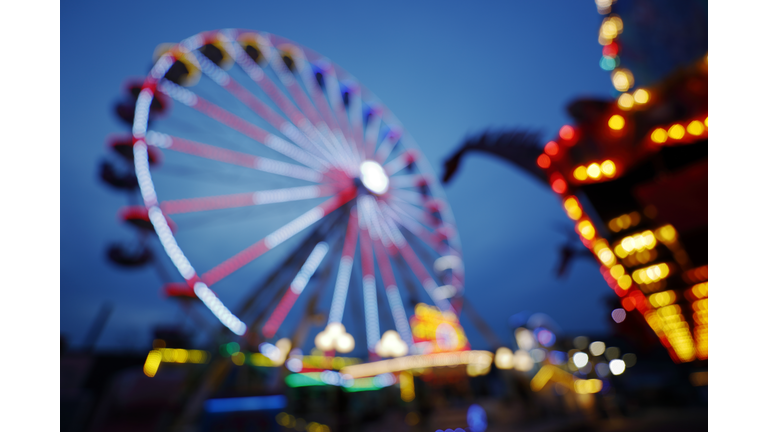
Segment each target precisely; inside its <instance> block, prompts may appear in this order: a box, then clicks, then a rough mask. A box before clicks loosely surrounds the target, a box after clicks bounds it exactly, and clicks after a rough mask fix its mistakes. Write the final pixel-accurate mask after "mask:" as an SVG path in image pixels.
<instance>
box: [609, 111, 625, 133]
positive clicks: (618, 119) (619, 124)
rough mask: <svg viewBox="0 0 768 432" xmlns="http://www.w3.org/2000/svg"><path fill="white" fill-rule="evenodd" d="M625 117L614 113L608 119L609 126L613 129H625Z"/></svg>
mask: <svg viewBox="0 0 768 432" xmlns="http://www.w3.org/2000/svg"><path fill="white" fill-rule="evenodd" d="M624 123H625V121H624V117H622V116H620V115H618V114H614V115H612V116H611V118H610V119H609V120H608V127H609V128H611V129H613V130H622V129H624Z"/></svg>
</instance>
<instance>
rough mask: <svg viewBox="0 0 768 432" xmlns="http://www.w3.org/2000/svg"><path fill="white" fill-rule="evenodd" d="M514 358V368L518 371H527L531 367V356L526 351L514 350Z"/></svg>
mask: <svg viewBox="0 0 768 432" xmlns="http://www.w3.org/2000/svg"><path fill="white" fill-rule="evenodd" d="M514 360H515V369H517V370H519V371H522V372H528V371H529V370H531V369H533V357H531V355H530V354H528V351H523V350H517V351H516V352H515V356H514Z"/></svg>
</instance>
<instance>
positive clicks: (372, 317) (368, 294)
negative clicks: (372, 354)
mask: <svg viewBox="0 0 768 432" xmlns="http://www.w3.org/2000/svg"><path fill="white" fill-rule="evenodd" d="M363 308H364V309H365V338H366V342H367V343H368V350H369V351H374V350H375V349H376V343H377V342H379V337H380V335H381V333H380V331H379V307H378V304H377V300H376V279H375V278H374V277H373V275H366V276H364V277H363Z"/></svg>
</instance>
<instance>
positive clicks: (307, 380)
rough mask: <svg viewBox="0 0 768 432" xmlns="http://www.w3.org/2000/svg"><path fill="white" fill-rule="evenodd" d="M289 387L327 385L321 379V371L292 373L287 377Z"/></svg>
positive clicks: (286, 381)
mask: <svg viewBox="0 0 768 432" xmlns="http://www.w3.org/2000/svg"><path fill="white" fill-rule="evenodd" d="M285 383H286V384H288V387H310V386H324V385H327V384H326V383H324V382H323V381H322V380H321V379H320V372H311V373H303V374H301V373H297V374H290V375H288V376H287V377H285Z"/></svg>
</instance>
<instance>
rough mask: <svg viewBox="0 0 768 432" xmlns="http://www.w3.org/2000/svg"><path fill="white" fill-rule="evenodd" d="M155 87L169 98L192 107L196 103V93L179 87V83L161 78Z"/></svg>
mask: <svg viewBox="0 0 768 432" xmlns="http://www.w3.org/2000/svg"><path fill="white" fill-rule="evenodd" d="M157 88H158V89H159V90H160V91H161V92H163V93H165V94H166V95H168V96H170V97H171V99H173V100H175V101H178V102H181V103H183V104H184V105H186V106H190V107H193V106H195V105H197V95H195V94H194V93H192V92H191V91H189V90H187V89H185V88H184V87H181V86H180V85H177V84H175V83H172V82H170V81H168V80H162V81H160V84H159V85H158V86H157ZM137 108H138V106H137Z"/></svg>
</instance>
